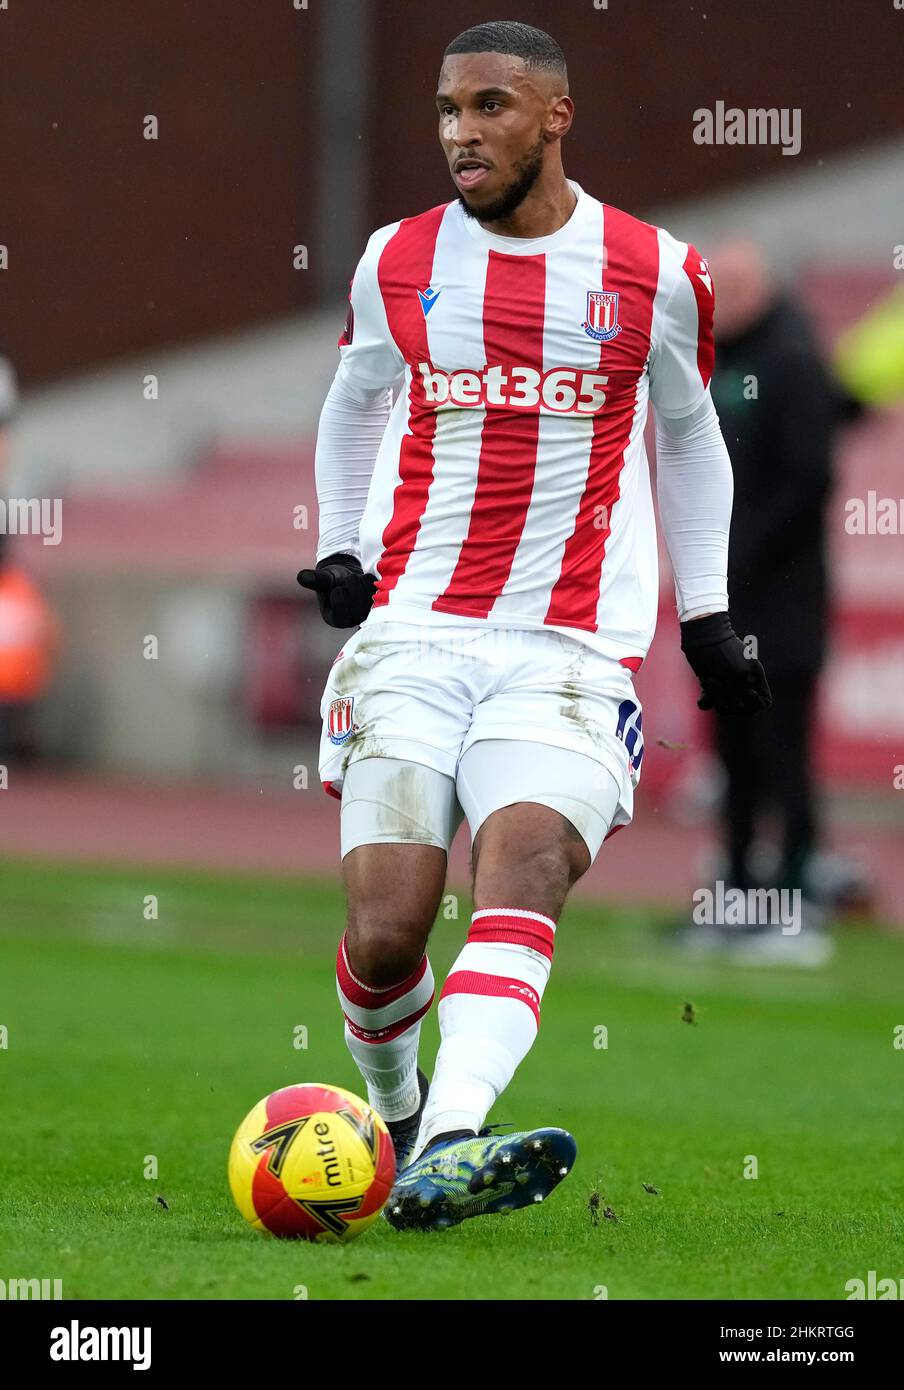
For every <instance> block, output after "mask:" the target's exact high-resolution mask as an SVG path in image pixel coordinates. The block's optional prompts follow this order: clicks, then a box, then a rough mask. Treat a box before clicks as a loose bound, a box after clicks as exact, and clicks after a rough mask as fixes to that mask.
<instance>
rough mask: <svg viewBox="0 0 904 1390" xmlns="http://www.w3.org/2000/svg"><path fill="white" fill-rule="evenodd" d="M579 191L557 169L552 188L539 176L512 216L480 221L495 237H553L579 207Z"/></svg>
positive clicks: (527, 238) (528, 238)
mask: <svg viewBox="0 0 904 1390" xmlns="http://www.w3.org/2000/svg"><path fill="white" fill-rule="evenodd" d="M577 202H578V199H577V194H576V193H575V191H574V189H573V188H572V187H571V186H570V184H569V183H568V180H567V179H566V178H565V175H564V173H562V172H561V170H559V171H558V178H557V179H556V180H555V182H554V183H553V184H552V187H546V186H544V184H543V180H542V179H538V180H537V182H536V183H535V184H534V187H533V188H532V189H531V191H530V193H528V195H527V197H526V198H525V199H524V202H523V203H521V204H520V205H519V206H518V207H517V208H516V209H515V211H514V212H513V213H512V215H511V216H510V217H502V218H499V219H498V220H497V221H495V222H481V223H480V225H481V227H483V228H484V230H485V231H487V232H493V233H494V234H495V235H496V236H512V237H524V238H525V239H526V240H530V239H532V238H533V237H539V236H552V234H553V232H557V231H558V230H559V228H560V227H564V226H565V223H566V222H567V221H568V220H569V218H570V217H571V214H572V213H573V212H574V210H575V208H576V207H577Z"/></svg>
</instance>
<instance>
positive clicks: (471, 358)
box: [299, 22, 771, 1229]
mask: <svg viewBox="0 0 904 1390" xmlns="http://www.w3.org/2000/svg"><path fill="white" fill-rule="evenodd" d="M436 109H437V118H438V124H439V140H440V146H441V149H442V153H443V156H444V158H445V159H446V161H447V163H448V166H449V173H450V176H451V179H452V182H453V184H454V188H455V195H456V196H455V197H454V198H453V199H452V200H451V201H449V202H447V203H443V204H442V205H440V206H439V207H434V208H430V209H429V210H428V211H426V212H423V213H420V214H419V215H416V216H413V217H405V218H402V219H401V220H400V221H397V222H393V223H391V224H390V225H389V226H386V227H381V228H380V229H379V230H378V231H376V232H374V233H373V235H372V236H371V238H370V240H369V241H368V243H367V246H366V248H365V251H364V254H363V256H362V257H361V260H360V262H359V264H358V266H357V269H356V270H355V274H354V279H353V281H352V285H351V294H350V307H349V313H348V318H347V322H346V327H345V331H344V333H343V335H342V337H341V338H340V340H339V348H340V362H339V367H338V370H337V372H336V376H335V379H334V381H333V383H332V386H331V387H330V390H329V393H328V395H327V398H326V401H325V404H324V406H323V411H322V414H321V417H320V424H319V429H318V435H317V448H316V463H315V470H316V483H317V496H318V502H319V507H320V531H319V539H318V545H317V551H316V568H315V569H313V570H303V571H302V572H301V574H300V575H299V581H300V583H301V584H302V585H304V586H305V587H307V588H309V589H312V590H314V591H315V592H316V594H317V598H318V602H319V605H320V610H321V613H322V616H323V618H324V620H325V621H326V622H327V623H329V624H330V625H331V626H333V627H336V628H357V630H356V631H355V632H354V633H350V635H349V637H348V639H347V640H346V641H345V643H344V645H343V646H342V649H341V651H340V652H339V653H338V655H337V657H336V659H335V661H334V663H333V666H332V669H331V672H330V675H329V678H328V681H327V684H326V689H325V691H324V694H323V700H322V705H321V714H322V716H323V734H322V742H321V754H320V775H321V780H322V782H323V785H324V787H325V789H326V790H327V791H328V792H329V793H331V794H332V795H333V796H335V797H337V798H339V799H340V801H341V810H340V837H341V854H342V876H343V883H344V887H345V892H346V897H347V905H348V916H347V927H346V931H345V934H344V936H343V938H342V941H341V942H340V945H339V953H338V960H337V983H338V990H339V999H340V1002H341V1006H342V1011H343V1014H344V1017H345V1037H346V1041H347V1044H348V1047H349V1050H350V1052H351V1054H352V1056H353V1058H354V1060H355V1062H356V1064H357V1066H358V1068H359V1070H360V1072H361V1075H362V1077H363V1078H364V1081H365V1083H366V1085H367V1094H368V1099H369V1101H370V1104H371V1105H372V1106H373V1107H374V1108H375V1109H376V1110H377V1111H378V1112H379V1114H380V1115H381V1116H383V1118H384V1119H385V1121H386V1123H387V1126H388V1128H389V1130H390V1133H391V1134H392V1137H393V1142H394V1145H395V1150H396V1158H397V1173H396V1179H395V1186H394V1188H393V1190H392V1194H391V1196H390V1199H389V1202H388V1205H387V1207H386V1215H387V1218H388V1220H389V1221H390V1222H391V1224H392V1225H393V1226H395V1227H397V1228H400V1229H406V1228H417V1229H433V1228H438V1227H445V1226H451V1225H454V1224H456V1223H458V1222H459V1221H462V1220H464V1219H466V1218H468V1217H473V1216H478V1215H489V1214H494V1213H498V1212H503V1211H510V1210H513V1209H515V1208H518V1207H523V1206H526V1205H529V1204H531V1203H534V1202H539V1201H542V1200H543V1198H544V1197H546V1196H547V1194H548V1193H549V1192H550V1191H551V1190H552V1189H553V1187H555V1186H556V1184H557V1183H558V1182H560V1181H561V1179H562V1178H563V1177H564V1176H565V1175H566V1174H567V1173H568V1172H569V1170H570V1168H571V1166H572V1163H573V1161H574V1157H575V1152H576V1146H575V1142H574V1140H573V1138H572V1137H571V1135H570V1134H568V1133H567V1132H566V1131H565V1130H563V1129H560V1128H557V1127H552V1126H547V1127H539V1128H536V1129H533V1130H529V1131H524V1132H518V1133H514V1134H509V1135H505V1136H504V1135H501V1134H498V1133H494V1132H493V1127H492V1126H490V1127H487V1126H486V1125H485V1121H486V1117H487V1115H488V1114H489V1112H490V1110H491V1108H492V1106H493V1105H494V1103H495V1102H496V1100H497V1099H498V1097H499V1096H500V1095H501V1094H502V1092H503V1091H504V1090H505V1088H506V1087H507V1086H508V1084H509V1082H510V1081H511V1079H512V1077H513V1075H514V1073H515V1070H516V1068H517V1067H518V1066H519V1065H520V1063H521V1062H522V1061H523V1060H524V1058H525V1057H526V1055H527V1053H528V1052H529V1050H530V1048H531V1045H532V1044H533V1042H534V1039H535V1037H536V1035H537V1030H538V1027H539V1023H540V1011H541V1006H542V1000H543V995H544V991H545V989H546V986H547V983H548V981H549V977H550V971H551V969H552V964H553V958H554V950H555V945H556V926H557V923H558V921H559V918H560V916H561V913H562V908H563V906H564V903H565V900H566V898H567V896H568V893H569V890H570V889H571V887H572V885H573V884H574V883H575V882H576V880H577V879H579V878H580V877H581V875H582V874H584V873H585V872H586V871H587V869H588V868H589V867H590V865H591V863H592V862H593V860H594V858H595V857H596V855H597V854H598V852H599V850H600V846H601V845H602V843H603V841H604V840H605V839H606V838H607V836H609V835H611V834H613V833H614V831H616V830H617V829H619V828H620V827H622V826H626V825H628V824H629V822H630V820H631V817H632V812H633V799H634V790H635V788H636V786H637V782H638V779H639V776H640V771H641V763H642V759H643V732H642V718H641V709H640V705H639V703H638V700H637V696H636V695H635V693H634V688H633V680H632V678H633V675H634V673H635V672H636V671H637V670H638V669H639V667H640V666H641V664H642V662H643V660H644V657H645V655H646V653H647V650H648V648H649V645H650V642H651V640H652V637H653V630H654V626H655V621H656V610H657V596H658V575H657V551H656V532H655V521H654V512H653V500H652V491H651V484H650V476H649V470H648V465H647V459H646V454H645V451H644V442H643V433H644V423H645V420H646V415H647V409H648V406H649V404H650V403H652V405H653V408H654V411H655V418H656V441H657V461H658V467H657V492H658V502H659V515H660V519H661V525H662V528H663V532H664V537H665V541H666V544H667V547H668V552H669V556H670V559H671V565H672V569H673V571H674V576H675V589H676V598H677V606H678V617H679V619H680V624H681V646H682V649H683V651H684V653H685V655H686V657H687V659H688V661H689V662H690V665H691V667H692V668H693V670H694V672H695V673H696V675H697V677H698V678H699V681H700V683H701V686H702V695H701V698H700V701H699V703H700V707H701V708H702V709H717V710H720V711H723V712H725V713H728V714H734V715H738V716H744V715H752V714H755V713H757V712H758V711H760V710H761V709H764V708H765V707H766V706H768V705H769V704H770V703H771V697H770V694H769V688H768V685H767V683H766V678H765V675H764V672H763V669H762V667H761V666H760V664H759V663H758V662H757V661H756V660H753V659H748V658H747V657H745V654H744V649H743V644H742V643H741V641H740V639H739V638H738V637H737V636H736V634H735V633H734V631H733V630H732V627H731V623H730V620H729V616H728V611H727V610H728V594H727V584H726V569H727V551H728V531H729V522H730V517H731V505H732V473H731V464H730V461H729V457H728V453H727V450H726V447H725V444H724V441H723V439H722V435H721V431H720V429H719V421H718V417H717V415H716V412H715V410H714V408H713V403H712V400H711V398H710V392H709V380H710V374H711V371H712V366H713V339H712V316H713V285H712V280H711V278H710V274H709V270H708V268H707V264H706V261H705V260H704V259H703V258H702V257H701V255H700V254H699V252H698V251H697V250H696V249H695V248H694V247H693V246H690V245H687V244H686V243H684V242H681V241H677V240H676V239H675V238H674V237H672V236H670V235H669V233H668V232H666V231H664V230H662V229H661V228H658V227H654V226H651V225H649V224H647V223H645V222H641V221H639V220H638V219H637V218H635V217H632V216H630V214H628V213H625V212H622V211H620V210H619V209H618V208H615V207H612V206H610V205H609V204H607V203H603V202H601V201H600V200H599V199H598V198H596V197H594V196H593V195H592V194H591V193H588V192H585V191H584V189H583V188H581V187H580V186H579V185H578V184H577V183H576V182H575V181H574V180H573V179H569V178H566V176H565V173H564V171H563V166H562V141H563V139H564V137H565V136H566V135H567V134H568V131H569V128H570V126H571V122H572V117H573V112H574V103H573V102H572V100H571V98H570V97H569V95H568V75H567V71H566V65H565V58H564V55H563V53H562V50H561V49H560V47H559V45H558V44H557V43H556V42H555V40H554V39H552V38H551V37H550V36H549V35H548V34H546V33H544V32H543V31H542V30H539V29H535V28H532V27H531V26H529V25H526V24H520V23H515V22H498V23H489V24H480V25H477V26H476V27H474V28H471V29H468V30H467V31H466V32H465V33H463V34H461V35H459V37H458V38H456V39H455V40H454V41H453V42H452V43H450V44H449V46H448V48H447V49H446V51H445V54H444V57H443V64H442V69H441V71H440V75H439V84H438V90H437V94H436ZM463 817H464V818H466V819H467V822H468V826H469V829H470V833H471V839H472V872H473V906H474V912H473V917H472V920H471V923H470V929H469V931H468V935H467V940H466V941H465V943H464V945H463V946H462V949H461V951H460V954H459V955H458V958H457V960H456V961H455V964H454V965H453V966H452V970H451V972H450V974H449V976H448V978H447V979H446V981H445V983H444V984H443V985H442V988H441V990H440V995H439V1004H438V1012H439V1027H440V1034H441V1044H440V1048H439V1053H438V1055H437V1059H436V1066H435V1069H434V1073H433V1077H432V1079H431V1080H430V1081H429V1084H428V1081H427V1078H426V1076H425V1075H424V1073H423V1072H422V1070H421V1069H420V1068H419V1067H418V1038H419V1033H420V1026H421V1020H422V1019H423V1018H424V1015H425V1014H426V1013H427V1011H428V1010H429V1008H430V1006H431V1003H432V1001H433V998H434V979H433V974H432V971H431V969H430V962H429V959H428V957H427V953H426V948H427V939H428V936H429V933H430V929H431V926H432V924H433V922H434V920H435V918H436V915H437V911H438V909H439V906H440V903H441V900H442V895H443V891H444V885H445V877H446V863H447V854H448V850H449V846H450V844H451V841H452V839H453V836H454V835H455V833H456V830H457V829H458V826H459V824H460V823H461V820H462V818H463ZM537 1119H538V1120H542V1116H538V1117H537Z"/></svg>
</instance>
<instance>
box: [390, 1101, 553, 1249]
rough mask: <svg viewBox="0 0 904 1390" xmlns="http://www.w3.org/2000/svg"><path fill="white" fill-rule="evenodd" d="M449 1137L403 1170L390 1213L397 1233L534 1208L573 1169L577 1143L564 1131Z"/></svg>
mask: <svg viewBox="0 0 904 1390" xmlns="http://www.w3.org/2000/svg"><path fill="white" fill-rule="evenodd" d="M494 1127H495V1126H489V1127H488V1128H487V1129H482V1130H481V1131H480V1133H479V1134H478V1135H476V1136H474V1137H473V1138H464V1139H448V1140H444V1141H442V1142H441V1143H439V1144H436V1145H434V1146H433V1147H431V1148H428V1149H427V1150H426V1151H425V1152H424V1153H423V1154H421V1156H420V1157H419V1158H417V1159H415V1161H414V1162H413V1163H411V1164H409V1166H408V1167H407V1168H406V1169H405V1170H404V1172H401V1173H400V1174H399V1175H398V1176H397V1177H396V1181H395V1186H394V1187H393V1189H392V1192H391V1193H390V1195H389V1201H388V1202H387V1203H386V1207H385V1209H384V1215H385V1217H386V1220H387V1221H388V1222H389V1224H390V1225H391V1226H394V1227H395V1229H396V1230H397V1231H410V1230H418V1231H431V1230H440V1229H442V1228H444V1227H446V1226H457V1225H458V1223H459V1222H460V1221H467V1219H468V1218H469V1217H471V1216H491V1215H495V1214H497V1213H508V1212H512V1211H517V1210H518V1209H519V1208H520V1207H527V1206H532V1205H534V1204H535V1203H539V1202H542V1201H543V1200H544V1199H545V1198H546V1197H548V1196H549V1194H550V1192H552V1190H553V1188H554V1187H557V1186H558V1184H559V1183H560V1182H561V1181H562V1179H563V1178H565V1177H567V1176H568V1174H569V1173H570V1172H571V1169H572V1166H573V1164H574V1160H575V1157H576V1155H577V1144H576V1143H575V1141H574V1139H573V1137H572V1136H571V1135H570V1134H569V1133H568V1131H567V1130H564V1129H531V1130H522V1131H520V1132H518V1133H516V1134H508V1135H497V1134H491V1133H490V1129H492V1128H494Z"/></svg>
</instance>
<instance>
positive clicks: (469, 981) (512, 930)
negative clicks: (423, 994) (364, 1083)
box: [415, 908, 556, 1153]
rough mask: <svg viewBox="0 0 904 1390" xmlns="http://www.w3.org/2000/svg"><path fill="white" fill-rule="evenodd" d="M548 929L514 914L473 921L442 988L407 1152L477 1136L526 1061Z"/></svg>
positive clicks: (532, 916)
mask: <svg viewBox="0 0 904 1390" xmlns="http://www.w3.org/2000/svg"><path fill="white" fill-rule="evenodd" d="M555 930H556V924H555V922H554V921H553V920H552V918H550V917H546V916H544V915H543V914H542V913H539V912H531V911H529V910H526V909H521V908H483V909H481V910H480V911H478V912H475V913H474V916H473V918H472V922H471V929H470V931H469V933H468V940H467V942H466V944H465V946H464V948H463V949H462V951H461V954H460V955H459V957H458V959H457V960H456V962H455V964H454V965H453V967H452V970H451V972H450V974H449V977H448V979H447V980H446V983H445V985H444V986H443V990H442V993H441V995H440V1003H439V1025H440V1034H441V1037H442V1042H441V1045H440V1049H439V1053H438V1054H437V1059H436V1069H435V1071H434V1075H433V1080H432V1081H431V1083H430V1097H429V1099H428V1101H427V1105H426V1108H425V1110H424V1115H423V1119H422V1121H421V1128H420V1132H419V1134H418V1139H417V1144H416V1146H415V1151H416V1152H417V1153H420V1152H421V1151H422V1150H423V1149H424V1147H425V1146H426V1145H427V1144H429V1143H430V1142H431V1141H432V1140H433V1139H434V1138H435V1137H436V1136H437V1135H440V1134H447V1133H455V1132H460V1131H462V1130H473V1131H475V1132H476V1131H477V1130H479V1129H480V1127H481V1125H482V1124H483V1122H484V1120H485V1119H486V1116H487V1114H488V1113H489V1111H490V1109H491V1107H492V1105H493V1104H494V1102H495V1101H496V1099H497V1097H498V1096H500V1095H501V1094H502V1092H503V1091H504V1090H505V1088H506V1086H508V1084H509V1082H510V1081H511V1079H512V1077H513V1076H514V1074H515V1071H516V1069H517V1067H518V1065H519V1063H520V1062H521V1061H522V1060H523V1059H524V1057H526V1056H527V1053H528V1052H529V1051H530V1048H531V1046H532V1044H533V1041H534V1038H535V1037H536V1036H537V1030H538V1028H539V1026H540V1001H541V999H542V997H543V991H544V989H545V988H546V983H547V980H548V979H549V972H550V968H551V965H552V953H553V944H554V940H555Z"/></svg>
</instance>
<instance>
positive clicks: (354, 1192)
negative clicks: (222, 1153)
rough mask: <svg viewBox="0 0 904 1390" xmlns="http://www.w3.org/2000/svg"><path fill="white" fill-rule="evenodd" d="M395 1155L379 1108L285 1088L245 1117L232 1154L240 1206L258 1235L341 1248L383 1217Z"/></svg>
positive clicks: (320, 1091) (335, 1092)
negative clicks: (321, 1243) (267, 1234)
mask: <svg viewBox="0 0 904 1390" xmlns="http://www.w3.org/2000/svg"><path fill="white" fill-rule="evenodd" d="M394 1178H395V1151H394V1149H393V1146H392V1138H391V1137H390V1134H389V1131H388V1130H387V1128H386V1125H385V1124H384V1123H383V1121H382V1119H381V1118H380V1116H379V1115H378V1114H377V1112H376V1111H375V1110H372V1109H371V1107H370V1106H369V1105H368V1104H367V1103H366V1102H365V1101H363V1100H361V1099H359V1097H358V1096H355V1095H353V1094H352V1093H351V1091H345V1090H343V1089H342V1088H341V1087H340V1086H321V1085H318V1084H316V1083H314V1082H311V1083H309V1084H306V1085H300V1086H285V1087H283V1089H282V1090H280V1091H274V1092H273V1093H272V1095H269V1096H265V1097H264V1099H263V1100H261V1101H259V1102H258V1104H257V1105H255V1107H254V1109H253V1110H251V1111H250V1112H249V1114H248V1115H246V1116H245V1118H244V1120H243V1121H242V1123H241V1124H240V1125H239V1127H238V1130H237V1131H236V1134H235V1138H234V1139H233V1141H232V1148H231V1150H230V1154H229V1186H230V1187H231V1189H232V1195H233V1197H234V1198H235V1203H236V1206H237V1207H238V1209H239V1211H240V1212H241V1213H242V1215H243V1216H244V1218H245V1220H246V1221H248V1222H249V1223H250V1225H251V1226H253V1227H254V1229H255V1230H257V1231H269V1232H270V1234H271V1235H274V1236H283V1237H289V1238H294V1239H296V1240H310V1241H318V1242H323V1243H333V1244H338V1243H342V1242H344V1241H348V1240H353V1239H354V1238H355V1236H359V1235H360V1234H361V1232H362V1231H366V1230H367V1227H368V1226H370V1225H371V1223H372V1222H373V1221H375V1220H376V1219H377V1217H378V1216H379V1215H380V1212H381V1211H382V1210H383V1207H384V1206H385V1204H386V1199H387V1197H388V1196H389V1192H390V1189H391V1188H392V1184H393V1180H394Z"/></svg>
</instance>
